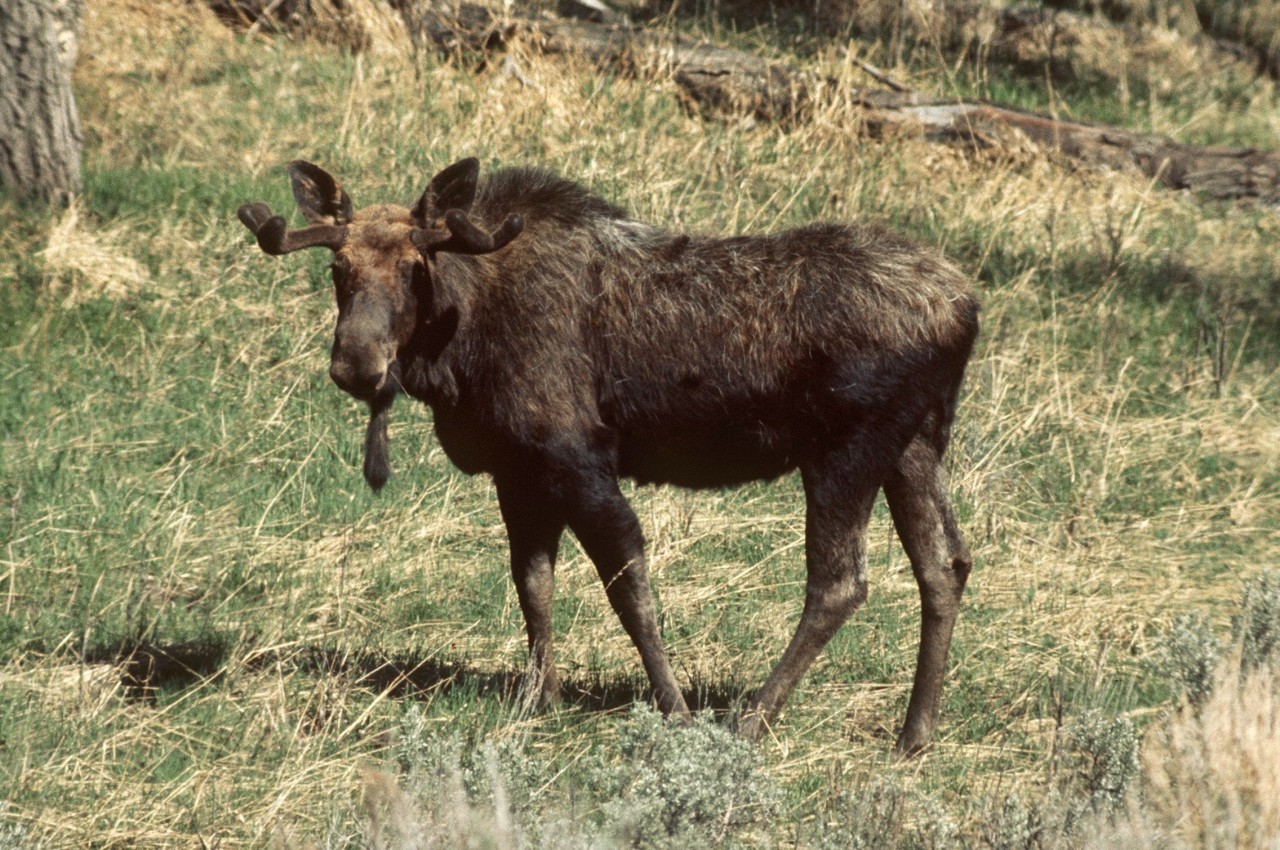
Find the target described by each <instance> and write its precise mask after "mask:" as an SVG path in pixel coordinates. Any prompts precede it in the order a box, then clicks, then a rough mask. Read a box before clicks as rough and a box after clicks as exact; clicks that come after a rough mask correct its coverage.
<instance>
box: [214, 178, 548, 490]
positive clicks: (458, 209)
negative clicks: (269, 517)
mask: <svg viewBox="0 0 1280 850" xmlns="http://www.w3.org/2000/svg"><path fill="white" fill-rule="evenodd" d="M479 171H480V163H479V161H478V160H476V159H475V158H467V159H463V160H460V161H458V162H456V163H454V164H453V165H450V166H449V167H448V168H445V169H444V170H443V171H441V172H440V173H439V174H437V175H436V176H435V177H433V178H432V179H431V182H430V183H429V184H428V185H427V188H426V190H425V191H424V192H423V193H422V196H421V197H420V198H419V199H418V202H417V203H416V204H414V206H413V207H411V208H406V207H400V206H395V205H377V206H371V207H367V208H365V209H362V210H358V211H356V210H354V209H353V207H352V204H351V198H350V197H348V195H347V193H346V192H345V191H344V190H343V189H342V186H341V185H340V184H339V183H338V181H337V180H336V179H335V178H334V177H333V175H331V174H329V173H328V172H327V171H325V170H324V169H322V168H320V167H319V166H316V165H312V164H311V163H309V162H304V161H302V160H295V161H294V162H292V163H290V164H289V177H290V180H291V182H292V184H293V196H294V199H295V200H296V201H297V204H298V209H299V211H301V213H302V215H303V217H305V218H306V219H307V221H308V222H309V224H308V226H307V227H303V228H301V229H298V230H290V229H289V227H288V225H287V224H286V222H285V220H284V218H283V217H282V216H278V215H275V214H274V213H273V212H272V211H271V208H270V207H269V206H268V205H266V204H264V203H251V204H245V205H243V206H242V207H240V209H239V210H238V211H237V215H238V216H239V218H240V221H241V222H242V223H243V224H244V226H245V227H247V228H248V229H249V230H250V231H251V232H252V233H253V234H254V236H255V237H257V240H258V246H259V247H260V248H262V250H263V251H265V252H266V253H268V254H271V255H273V256H279V255H283V254H290V253H292V252H294V251H298V250H301V249H303V248H328V249H329V250H330V251H332V252H333V254H334V260H333V265H332V266H331V269H332V272H333V284H334V293H335V295H336V297H337V303H338V322H337V326H336V328H335V330H334V338H333V353H332V356H331V358H330V362H329V376H330V377H331V378H332V379H333V382H334V383H335V384H337V385H338V386H339V387H340V388H341V389H342V390H343V391H345V392H347V393H348V394H350V395H351V396H353V397H355V398H357V399H360V400H361V401H364V402H366V403H368V405H369V411H370V418H369V428H368V431H367V433H366V436H365V461H364V476H365V480H366V481H368V483H369V485H370V486H371V487H373V489H374V490H379V489H381V488H382V485H383V484H385V483H386V480H387V477H388V476H389V475H390V466H389V463H388V460H387V447H386V444H387V418H388V413H389V411H390V409H391V402H392V401H393V400H394V398H395V395H396V393H397V392H399V391H400V389H401V387H400V357H401V355H402V353H403V352H405V351H406V350H408V348H409V347H410V345H411V344H412V343H413V341H414V338H415V335H416V334H418V333H420V332H421V330H422V329H423V327H424V324H425V323H424V319H425V317H424V315H423V311H424V310H426V309H429V307H430V304H431V303H432V298H433V287H432V273H433V268H434V266H435V261H436V258H437V256H438V255H440V254H443V253H451V254H468V255H478V254H488V253H491V252H494V251H497V250H499V249H501V248H502V247H504V246H505V245H506V244H507V243H508V242H510V241H511V240H512V239H514V238H516V237H517V236H518V235H520V232H521V231H522V230H523V229H524V222H523V221H522V220H521V218H520V217H519V216H518V215H511V216H508V217H507V218H506V219H505V220H504V221H503V222H502V223H501V224H500V225H499V226H498V227H497V229H496V230H493V231H486V230H484V229H483V228H481V227H480V226H479V225H477V224H476V223H475V222H473V221H472V220H471V219H470V218H469V213H470V210H471V206H472V204H473V203H474V201H475V195H476V184H477V178H478V176H479Z"/></svg>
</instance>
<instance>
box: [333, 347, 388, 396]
mask: <svg viewBox="0 0 1280 850" xmlns="http://www.w3.org/2000/svg"><path fill="white" fill-rule="evenodd" d="M329 377H330V378H332V379H333V382H334V383H335V384H337V385H338V387H339V388H340V389H341V390H342V391H343V392H346V393H350V394H351V395H353V396H356V397H357V398H365V397H368V396H372V395H374V394H376V393H377V392H378V390H380V389H382V385H383V384H385V383H386V381H387V364H386V362H385V361H384V360H383V359H382V358H376V357H368V358H364V357H360V358H354V357H342V356H339V355H337V354H335V355H334V357H333V360H331V361H330V363H329Z"/></svg>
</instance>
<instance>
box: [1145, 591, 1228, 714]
mask: <svg viewBox="0 0 1280 850" xmlns="http://www.w3.org/2000/svg"><path fill="white" fill-rule="evenodd" d="M1221 655H1222V644H1221V642H1220V641H1219V640H1218V638H1217V636H1216V635H1215V634H1214V633H1213V629H1212V628H1211V627H1210V626H1209V621H1208V620H1207V619H1206V618H1205V616H1204V615H1203V614H1201V613H1199V612H1187V613H1185V614H1179V615H1178V616H1177V617H1176V618H1175V619H1174V621H1173V628H1172V629H1171V630H1170V632H1169V634H1168V636H1167V637H1166V638H1165V641H1164V644H1163V645H1162V646H1161V647H1160V651H1159V653H1158V654H1157V668H1158V672H1159V673H1160V674H1161V675H1163V676H1166V677H1168V679H1169V680H1170V681H1172V682H1174V683H1176V685H1177V686H1178V687H1179V689H1180V691H1181V694H1182V695H1183V696H1185V697H1186V698H1187V701H1188V702H1189V703H1191V704H1192V705H1200V704H1202V703H1203V702H1204V701H1205V699H1206V698H1207V697H1208V696H1209V694H1210V692H1212V690H1213V684H1214V671H1215V670H1216V669H1217V666H1218V660H1219V658H1220V657H1221Z"/></svg>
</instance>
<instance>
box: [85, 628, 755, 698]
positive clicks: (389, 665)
mask: <svg viewBox="0 0 1280 850" xmlns="http://www.w3.org/2000/svg"><path fill="white" fill-rule="evenodd" d="M229 649H230V647H229V646H228V644H227V643H226V642H225V641H222V640H218V639H204V640H194V641H181V642H175V643H168V644H166V643H155V642H150V641H141V640H131V641H121V642H117V643H114V644H110V645H101V646H97V647H90V648H89V649H87V650H86V651H85V653H84V662H85V663H86V664H110V665H112V666H114V667H116V668H118V670H119V675H120V683H121V685H122V687H123V688H124V692H125V696H126V699H129V700H132V701H138V702H145V703H154V702H155V701H156V699H157V696H158V695H159V693H160V692H162V691H174V690H182V689H184V688H189V687H192V686H195V685H199V684H202V683H205V682H209V681H212V680H216V679H217V678H218V677H219V676H220V675H221V673H222V671H223V668H224V664H225V661H226V658H227V655H228V653H229ZM247 663H248V666H249V667H250V668H251V669H267V668H271V667H279V666H283V667H284V668H285V669H293V670H297V671H299V672H302V673H307V674H310V675H314V676H331V677H335V678H337V677H341V678H346V679H349V680H354V681H355V683H356V684H357V685H358V686H359V687H362V688H366V689H368V690H370V691H372V692H375V693H378V694H385V695H386V696H388V697H391V698H393V699H425V698H427V697H428V696H434V695H439V694H441V693H446V694H447V693H450V692H453V691H459V690H461V691H466V692H469V693H473V694H476V695H477V696H482V697H489V698H497V699H500V700H504V701H511V702H515V701H518V700H519V699H520V685H521V682H522V680H523V671H521V670H518V669H514V668H513V669H511V670H500V671H486V670H481V669H479V668H477V667H475V666H472V665H469V664H467V663H465V662H463V661H457V660H452V659H447V658H419V657H414V656H412V655H409V654H403V655H388V654H385V653H379V652H376V651H352V650H344V649H338V648H336V647H322V646H314V647H307V648H303V649H301V650H299V649H297V648H294V649H291V650H290V651H289V652H288V653H287V654H282V653H279V652H274V651H271V652H263V653H257V654H251V655H250V657H249V659H248V662H247ZM651 696H652V692H651V688H650V686H649V683H648V681H647V680H645V679H644V678H643V677H641V676H639V675H636V676H626V675H623V676H569V677H566V678H564V679H563V680H562V683H561V699H562V700H563V702H564V704H566V705H570V706H575V707H577V708H580V709H583V710H585V711H593V712H612V711H617V710H619V709H624V708H626V707H628V706H630V705H633V704H636V703H648V702H650V700H651ZM747 696H748V694H747V692H746V690H745V688H744V687H743V686H742V685H741V684H740V683H738V682H735V681H732V680H728V679H717V680H711V681H695V682H693V683H692V684H691V686H690V687H688V688H686V689H685V691H684V698H685V701H686V702H687V703H688V705H689V708H690V709H692V710H694V711H703V710H710V711H713V712H715V713H717V714H728V713H731V712H734V711H735V710H738V709H740V708H741V707H742V706H743V705H744V704H745V703H746V699H747Z"/></svg>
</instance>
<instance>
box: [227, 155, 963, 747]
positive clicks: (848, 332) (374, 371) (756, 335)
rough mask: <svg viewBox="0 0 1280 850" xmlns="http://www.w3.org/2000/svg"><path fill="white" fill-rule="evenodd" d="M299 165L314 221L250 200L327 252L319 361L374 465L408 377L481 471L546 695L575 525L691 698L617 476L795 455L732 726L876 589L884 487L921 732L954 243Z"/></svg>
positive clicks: (955, 557) (776, 697) (747, 471)
mask: <svg viewBox="0 0 1280 850" xmlns="http://www.w3.org/2000/svg"><path fill="white" fill-rule="evenodd" d="M289 171H290V176H291V178H292V183H293V193H294V197H295V198H296V199H297V203H298V207H299V209H300V210H301V212H302V214H303V215H304V216H305V217H306V218H307V220H308V221H309V222H310V225H309V226H308V227H305V228H302V229H300V230H293V231H290V230H289V229H288V228H287V225H286V224H285V221H284V219H283V218H281V217H279V216H275V215H273V214H272V212H271V209H270V208H269V207H268V206H267V205H265V204H261V203H257V204H246V205H245V206H243V207H241V208H240V210H239V216H240V220H241V221H242V222H243V223H244V225H245V226H246V227H248V228H249V230H251V231H252V232H253V233H254V234H255V236H256V237H257V240H258V244H259V246H261V248H262V249H263V250H264V251H266V252H267V253H268V254H287V253H289V252H291V251H296V250H298V249H301V248H310V247H325V248H328V249H329V250H331V251H333V253H334V262H333V281H334V285H335V288H336V293H337V301H338V322H337V329H336V332H335V335H334V344H333V354H332V360H331V366H330V370H329V374H330V375H331V376H332V378H333V380H334V382H335V383H337V385H338V386H339V387H341V388H342V389H343V390H345V391H346V392H348V393H350V394H351V395H352V396H354V397H356V398H357V399H361V400H363V401H365V402H367V403H368V404H369V407H370V412H371V416H370V422H369V429H368V434H367V436H366V445H365V449H366V454H365V465H364V473H365V477H366V479H367V480H368V482H369V484H370V485H372V486H373V487H374V489H378V488H380V487H381V486H382V485H383V483H385V481H386V479H387V476H388V474H389V466H388V462H387V416H388V411H389V408H390V405H391V401H392V399H393V398H394V397H395V395H397V394H398V393H401V392H403V393H407V394H408V395H411V396H413V397H415V398H417V399H420V400H422V401H424V402H426V403H427V404H428V405H430V407H431V409H432V413H433V418H434V425H435V431H436V434H437V436H438V439H439V441H440V445H441V446H442V447H443V449H444V451H445V453H446V454H447V455H448V457H449V459H450V460H451V461H452V462H453V463H454V464H455V465H457V467H458V468H459V469H461V470H462V471H463V472H466V473H478V472H487V473H489V474H490V475H491V476H492V477H493V481H494V484H495V487H496V489H497V495H498V504H499V507H500V509H501V512H502V518H503V520H504V521H505V523H506V528H507V534H508V539H509V542H510V546H511V571H512V575H513V576H514V579H515V584H516V589H517V592H518V594H519V598H520V607H521V609H522V611H523V613H524V617H525V623H526V628H527V631H528V638H529V650H530V666H529V673H528V675H527V677H526V686H527V687H530V688H533V689H534V693H535V694H536V695H537V697H538V698H539V699H540V700H542V701H551V700H554V699H555V698H556V696H557V694H558V691H559V685H558V679H557V675H556V670H555V666H554V661H553V656H552V640H551V594H552V578H553V573H554V569H555V562H556V555H557V550H558V548H559V542H560V537H561V535H562V534H563V532H564V529H565V528H566V527H567V528H569V529H572V531H573V533H574V534H575V535H576V536H577V538H578V540H579V541H580V542H581V544H582V546H583V548H584V549H585V551H586V552H587V554H588V555H589V556H590V558H591V560H592V562H594V564H595V566H596V569H597V571H598V572H599V574H600V578H601V580H602V581H603V582H604V587H605V592H606V593H607V594H608V597H609V602H610V603H611V604H612V606H613V609H614V611H616V612H617V615H618V617H619V619H621V621H622V625H623V627H624V628H625V629H626V631H627V633H628V634H629V635H630V636H631V639H632V641H633V642H634V643H635V645H636V648H637V649H638V650H639V652H640V658H641V660H642V661H643V663H644V669H645V672H646V673H647V674H648V676H649V681H650V682H651V683H652V687H653V698H654V700H655V701H656V703H657V705H658V707H659V708H660V709H661V710H662V711H663V712H665V713H667V714H669V715H684V714H686V713H687V712H688V708H687V706H686V703H685V700H684V697H683V695H682V694H681V690H680V686H679V684H678V683H677V681H676V677H675V675H674V673H673V672H672V667H671V663H670V661H669V660H668V657H667V653H666V650H665V649H664V648H663V645H662V641H661V637H660V635H659V630H658V625H657V618H656V616H655V609H654V603H653V596H652V592H651V590H650V587H649V577H648V571H647V569H646V567H645V557H644V540H643V536H642V534H641V531H640V525H639V522H638V521H637V519H636V515H635V513H634V512H633V511H632V509H631V506H630V505H629V504H628V503H627V500H626V498H624V496H623V494H622V493H621V491H620V490H619V488H618V479H619V478H620V477H623V476H626V477H629V478H632V479H634V480H636V481H638V482H642V483H644V482H666V483H672V484H677V485H681V486H685V487H723V486H728V485H734V484H739V483H742V482H746V481H751V480H757V479H771V478H775V477H777V476H779V475H781V474H782V473H785V472H788V471H790V470H793V469H796V468H799V470H800V474H801V477H802V480H803V484H804V492H805V498H806V523H805V547H806V549H805V554H806V564H807V570H808V574H807V576H808V577H807V584H806V590H805V602H804V612H803V614H802V615H801V618H800V624H799V627H798V628H797V630H796V633H795V636H794V637H793V638H792V640H791V643H790V645H789V646H788V647H787V649H786V651H785V652H784V653H783V656H782V659H781V661H779V662H778V665H777V667H775V668H774V670H773V672H772V674H771V675H770V676H769V678H768V680H767V681H766V682H765V684H764V686H763V687H762V688H761V689H760V691H759V692H758V693H757V694H756V695H755V697H754V699H753V700H752V701H751V703H750V704H749V706H748V708H747V709H746V712H745V713H744V715H743V717H742V719H741V722H740V725H739V729H740V731H741V732H742V734H744V735H746V736H747V737H749V738H757V737H759V736H760V735H761V734H762V732H763V731H764V729H765V728H766V727H767V725H768V724H769V723H771V722H772V721H773V720H774V718H775V717H776V716H777V714H778V711H779V710H780V709H781V707H782V705H783V703H784V702H785V701H786V699H787V697H788V695H790V693H791V691H792V690H793V689H794V688H795V686H796V683H797V682H798V681H799V679H800V677H801V676H802V675H803V674H804V673H805V671H806V670H807V669H808V668H809V666H810V665H811V664H812V662H813V660H814V659H815V657H816V656H817V655H818V653H819V652H820V651H821V650H822V648H823V647H824V646H825V645H826V644H827V642H828V640H829V639H830V638H831V636H832V635H833V634H834V633H835V632H836V630H837V629H838V628H839V627H840V625H841V624H842V623H843V622H844V621H845V620H846V619H847V618H848V617H849V615H850V614H851V613H852V612H853V611H854V609H856V608H857V607H858V606H859V604H861V603H862V602H863V600H864V599H865V598H866V596H867V579H866V574H865V561H866V558H865V549H864V542H863V538H864V531H865V528H866V525H867V521H868V517H869V515H870V513H871V508H872V504H873V502H874V500H875V497H876V493H877V492H878V491H879V490H880V489H881V488H883V489H884V493H885V498H886V500H887V502H888V505H889V510H890V512H891V514H892V517H893V522H894V525H895V527H896V529H897V532H898V536H899V538H900V539H901V541H902V544H903V547H904V548H905V549H906V552H907V555H908V556H909V558H910V561H911V566H912V570H913V571H914V574H915V578H916V581H917V582H918V584H919V588H920V598H921V603H922V607H923V620H922V624H921V632H920V649H919V657H918V660H917V666H916V674H915V683H914V685H913V687H912V691H911V699H910V703H909V705H908V708H907V718H906V723H905V725H904V728H903V730H902V733H901V736H900V737H899V739H898V742H897V748H898V750H899V751H901V752H903V753H912V752H915V751H917V750H919V749H920V748H921V747H923V746H924V745H925V744H926V743H927V742H928V740H929V737H930V735H931V734H932V733H933V730H934V727H935V726H936V724H937V719H938V710H939V702H940V693H941V688H942V680H943V673H944V668H945V666H946V659H947V652H948V649H949V647H950V644H951V633H952V628H953V626H954V624H955V620H956V614H957V610H958V608H959V604H960V597H961V593H962V591H963V590H964V585H965V580H966V578H967V577H968V574H969V569H970V565H971V561H970V556H969V553H968V551H967V549H966V548H965V545H964V542H963V541H962V540H961V537H960V532H959V529H958V527H957V524H956V521H955V518H954V516H953V514H952V510H951V506H950V503H949V501H948V498H947V494H946V489H945V477H944V474H943V464H942V458H943V453H944V451H945V450H946V447H947V442H948V438H949V434H950V428H951V423H952V418H953V416H954V414H955V408H956V400H957V395H958V393H959V390H960V384H961V380H962V378H963V376H964V371H965V365H966V362H967V361H968V358H969V355H970V351H971V349H972V347H973V343H974V340H975V338H976V336H977V333H978V318H977V317H978V304H977V301H976V300H975V298H974V296H973V295H972V294H971V291H970V289H969V287H968V284H967V282H966V280H965V278H964V277H963V276H962V275H961V273H960V272H959V271H958V270H957V269H956V268H955V267H954V266H952V265H951V264H950V263H948V262H947V261H946V260H945V259H943V258H942V257H941V256H939V255H938V254H937V253H935V252H934V251H932V250H928V249H925V248H922V247H920V246H917V245H915V244H913V243H911V242H909V241H907V240H905V239H903V238H900V237H898V236H896V235H893V234H891V233H888V232H885V231H883V230H881V229H878V228H875V227H869V226H857V225H843V224H811V225H807V226H805V227H800V228H796V229H793V230H788V231H784V232H781V233H774V234H770V235H761V236H736V237H727V238H726V237H708V236H683V235H672V234H670V233H668V232H666V231H664V230H662V229H660V228H657V227H654V226H651V225H648V224H644V223H641V222H637V221H635V220H633V219H631V218H629V217H628V216H627V214H626V213H625V212H623V211H622V210H620V209H618V208H617V207H615V206H613V205H611V204H609V203H608V202H606V201H604V200H602V199H601V198H599V197H597V196H595V195H593V194H591V193H590V192H588V191H587V190H586V189H584V188H582V187H581V186H579V185H577V184H575V183H573V182H570V181H568V180H564V179H561V178H558V177H556V176H554V175H552V174H550V173H548V172H546V171H542V170H538V169H529V168H514V169H504V170H500V171H496V172H494V173H492V174H491V175H489V176H488V178H487V179H485V180H484V181H480V180H479V164H478V162H477V161H476V160H475V159H465V160H462V161H460V162H458V163H455V164H454V165H451V166H449V167H448V168H446V169H444V170H443V171H441V172H440V173H439V174H437V175H436V176H435V177H434V178H433V179H432V180H431V182H430V185H428V186H427V188H426V191H425V192H424V193H423V195H422V197H421V199H420V200H419V201H418V202H417V204H416V205H415V206H413V207H412V208H406V207H401V206H388V205H383V206H374V207H369V208H367V209H363V210H360V211H359V212H355V211H353V209H352V205H351V200H350V199H349V198H348V196H347V194H346V192H344V191H343V190H342V188H341V187H340V186H339V184H338V182H337V181H336V180H335V179H334V178H333V177H332V176H331V175H329V174H328V173H327V172H325V171H323V170H322V169H320V168H318V167H316V166H314V165H311V164H310V163H306V162H301V161H297V162H294V163H292V164H291V165H290V168H289Z"/></svg>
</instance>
